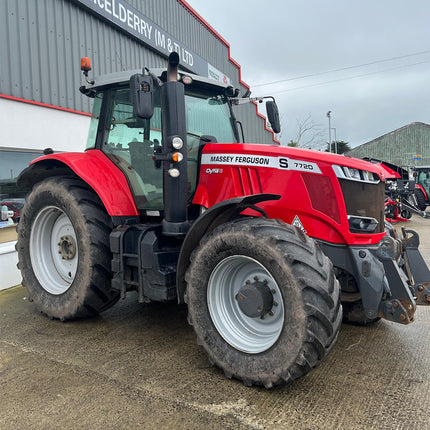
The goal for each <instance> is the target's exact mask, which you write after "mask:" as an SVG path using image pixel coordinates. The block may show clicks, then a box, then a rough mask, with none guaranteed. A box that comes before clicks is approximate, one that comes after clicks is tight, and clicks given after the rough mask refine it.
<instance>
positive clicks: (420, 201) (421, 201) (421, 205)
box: [415, 189, 426, 211]
mask: <svg viewBox="0 0 430 430" xmlns="http://www.w3.org/2000/svg"><path fill="white" fill-rule="evenodd" d="M415 197H416V199H417V206H418V209H419V210H421V211H425V210H426V198H425V196H424V193H423V192H422V191H421V190H420V189H416V190H415Z"/></svg>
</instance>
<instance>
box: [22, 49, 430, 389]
mask: <svg viewBox="0 0 430 430" xmlns="http://www.w3.org/2000/svg"><path fill="white" fill-rule="evenodd" d="M178 62H179V57H178V55H177V54H176V55H175V53H173V54H171V56H170V57H169V66H168V69H167V71H166V70H158V71H155V70H153V71H149V70H148V69H146V71H144V72H139V73H135V74H131V73H126V72H123V73H120V74H118V75H111V76H107V77H104V78H103V77H102V78H100V79H97V81H95V82H94V81H89V80H88V76H87V73H88V70H90V66H87V65H85V63H84V64H83V70H84V73H85V75H86V77H87V82H88V84H87V85H86V86H84V87H81V89H80V90H81V92H82V93H84V94H86V95H87V96H88V97H91V98H92V99H93V102H94V109H93V115H92V119H91V125H90V130H89V137H88V144H87V150H86V151H85V152H84V153H61V154H49V155H46V156H43V157H41V158H39V159H37V160H35V161H33V162H32V164H31V165H30V166H29V167H28V168H27V169H26V170H24V171H23V173H22V174H21V175H20V177H19V181H18V183H19V185H21V186H23V187H25V186H33V188H32V191H31V193H30V194H29V195H28V197H27V200H26V205H25V207H24V209H23V212H22V214H21V220H20V223H19V226H18V243H17V249H18V254H19V268H20V269H21V272H22V276H23V284H24V285H25V286H26V288H27V290H28V298H29V299H30V300H32V301H34V303H35V304H36V305H37V307H38V308H39V309H40V310H41V311H42V312H44V313H45V314H47V315H48V316H50V317H51V318H58V319H60V320H67V319H72V318H78V317H86V316H91V315H94V314H97V313H99V312H102V311H104V310H106V309H108V308H110V307H111V306H113V305H114V304H115V302H116V301H117V300H118V299H119V298H120V297H124V296H125V295H126V293H127V292H129V291H135V292H137V297H138V300H139V302H149V301H170V300H177V301H178V302H179V303H183V302H185V303H186V304H187V306H188V312H189V317H188V321H189V323H190V324H191V325H192V326H193V327H194V330H195V332H196V335H197V341H198V343H199V344H201V345H202V346H203V348H204V350H205V351H206V353H207V355H208V356H209V360H210V361H211V363H213V364H215V365H217V366H219V367H220V368H221V369H222V370H223V371H224V373H225V375H226V376H227V377H229V378H231V377H234V378H238V379H240V380H242V381H243V382H244V383H245V384H246V385H254V384H255V385H264V386H265V387H267V388H269V387H271V386H273V385H275V384H279V383H282V382H284V381H286V382H288V381H292V380H294V379H296V378H298V377H300V376H302V375H304V374H306V373H307V372H308V371H310V370H311V369H312V368H314V367H315V366H316V365H318V364H319V363H320V362H321V360H323V359H324V357H325V356H326V355H327V354H328V353H329V351H330V350H331V349H332V347H333V345H334V343H335V340H336V338H337V335H338V330H339V327H340V324H341V321H342V316H343V318H344V319H345V320H346V321H350V322H356V323H360V324H365V323H369V322H373V321H376V320H377V319H379V318H386V319H388V320H390V321H395V322H399V323H401V324H408V323H410V322H412V321H413V320H414V312H415V309H416V305H417V304H420V303H421V304H429V303H428V302H429V300H430V289H429V287H428V285H429V284H428V282H429V281H430V272H429V270H428V268H427V266H426V264H425V263H424V261H423V259H422V257H421V254H420V252H419V251H418V245H419V239H418V236H417V234H416V233H415V232H413V231H404V232H403V236H402V237H399V236H398V235H397V233H396V232H395V231H394V230H393V228H392V227H391V226H389V225H388V226H387V225H386V224H385V220H384V177H383V172H382V170H381V168H380V167H379V166H377V165H374V164H372V163H369V162H366V161H363V160H357V159H351V158H347V157H343V156H338V155H334V154H328V153H322V152H315V151H310V150H302V149H296V148H288V147H280V146H278V145H261V144H249V143H242V142H241V136H240V135H239V133H238V127H237V121H236V119H235V116H234V112H233V109H232V106H233V105H236V104H241V103H242V102H243V101H244V100H243V99H240V98H238V97H237V96H238V91H236V90H234V89H233V88H232V87H231V86H228V85H224V84H222V83H218V82H215V81H213V80H210V79H207V78H203V77H199V76H194V75H190V74H188V73H185V72H182V71H179V70H178ZM248 101H249V100H248ZM266 106H267V112H268V116H269V119H270V123H271V125H272V127H273V129H274V131H275V132H279V117H278V115H277V108H276V104H275V102H274V101H273V100H270V101H268V102H267V105H266ZM242 136H243V133H242ZM341 302H342V304H343V312H342V304H341Z"/></svg>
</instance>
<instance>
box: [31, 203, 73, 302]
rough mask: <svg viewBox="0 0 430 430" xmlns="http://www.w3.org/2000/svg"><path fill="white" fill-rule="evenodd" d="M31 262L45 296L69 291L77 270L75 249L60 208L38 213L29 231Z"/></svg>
mask: <svg viewBox="0 0 430 430" xmlns="http://www.w3.org/2000/svg"><path fill="white" fill-rule="evenodd" d="M30 259H31V264H32V267H33V271H34V274H35V275H36V278H37V280H38V281H39V284H40V285H41V286H42V287H43V289H44V290H46V291H47V292H48V293H51V294H55V295H59V294H63V293H64V292H66V291H67V290H68V289H69V288H70V286H71V285H72V283H73V280H74V279H75V275H76V270H77V267H78V247H77V240H76V233H75V229H74V228H73V225H72V222H71V221H70V219H69V217H68V216H67V215H66V214H65V213H64V212H63V211H62V210H61V209H59V208H57V207H55V206H49V207H46V208H44V209H42V210H41V211H40V212H39V213H38V215H37V217H36V219H35V220H34V223H33V226H32V229H31V236H30Z"/></svg>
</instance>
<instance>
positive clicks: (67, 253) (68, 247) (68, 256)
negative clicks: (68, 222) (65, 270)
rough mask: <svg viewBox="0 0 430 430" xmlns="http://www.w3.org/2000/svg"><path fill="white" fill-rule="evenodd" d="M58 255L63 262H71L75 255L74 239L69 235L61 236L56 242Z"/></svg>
mask: <svg viewBox="0 0 430 430" xmlns="http://www.w3.org/2000/svg"><path fill="white" fill-rule="evenodd" d="M58 253H59V254H60V255H61V258H62V259H63V260H72V259H73V258H74V257H75V255H76V242H75V239H74V238H73V237H72V236H70V235H67V236H61V238H60V241H59V242H58Z"/></svg>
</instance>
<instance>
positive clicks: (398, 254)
mask: <svg viewBox="0 0 430 430" xmlns="http://www.w3.org/2000/svg"><path fill="white" fill-rule="evenodd" d="M419 243H420V242H419V236H418V234H417V233H416V232H415V231H414V230H406V229H405V228H404V227H402V237H399V235H398V234H397V232H396V231H395V230H394V229H393V228H392V227H389V228H388V235H387V237H386V238H384V240H383V241H382V242H381V243H380V245H379V247H378V249H377V252H376V256H377V258H378V259H379V260H380V261H382V264H383V266H384V270H385V276H386V277H387V279H388V284H389V291H388V292H387V294H386V299H385V300H383V301H382V302H381V306H380V308H379V314H378V316H379V317H382V318H385V319H388V320H391V321H394V322H399V323H402V324H409V323H410V322H412V321H413V320H414V313H415V310H416V305H430V271H429V269H428V267H427V265H426V264H425V262H424V259H423V257H422V255H421V253H420V251H419V250H418V247H419Z"/></svg>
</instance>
